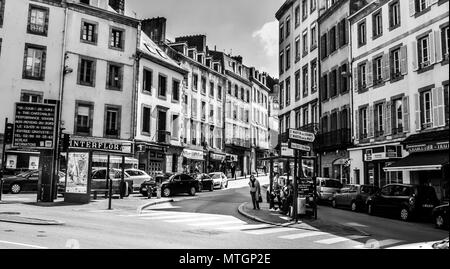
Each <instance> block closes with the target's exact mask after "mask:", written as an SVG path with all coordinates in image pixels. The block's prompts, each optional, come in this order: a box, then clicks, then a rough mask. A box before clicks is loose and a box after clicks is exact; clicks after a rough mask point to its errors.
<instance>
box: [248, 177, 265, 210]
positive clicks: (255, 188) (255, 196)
mask: <svg viewBox="0 0 450 269" xmlns="http://www.w3.org/2000/svg"><path fill="white" fill-rule="evenodd" d="M248 185H249V186H250V195H251V197H252V203H253V209H254V210H259V203H260V202H262V201H261V200H260V199H261V185H260V184H259V181H258V180H257V179H256V178H255V176H254V175H251V176H250V182H249V183H248Z"/></svg>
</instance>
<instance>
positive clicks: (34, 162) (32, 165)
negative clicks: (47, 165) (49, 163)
mask: <svg viewBox="0 0 450 269" xmlns="http://www.w3.org/2000/svg"><path fill="white" fill-rule="evenodd" d="M28 169H30V170H36V169H39V157H38V156H30V161H29V164H28Z"/></svg>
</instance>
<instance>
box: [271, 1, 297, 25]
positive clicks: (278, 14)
mask: <svg viewBox="0 0 450 269" xmlns="http://www.w3.org/2000/svg"><path fill="white" fill-rule="evenodd" d="M294 2H295V1H294V0H286V2H284V4H283V5H282V6H281V7H280V9H278V11H277V12H276V13H275V18H277V20H280V19H281V17H283V15H284V13H286V10H288V9H289V8H290V7H291V6H292V4H294Z"/></svg>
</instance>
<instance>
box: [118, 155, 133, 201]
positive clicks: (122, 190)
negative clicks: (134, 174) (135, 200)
mask: <svg viewBox="0 0 450 269" xmlns="http://www.w3.org/2000/svg"><path fill="white" fill-rule="evenodd" d="M131 188H133V186H131ZM125 192H126V186H125V156H122V174H121V175H120V199H123V197H124V196H125Z"/></svg>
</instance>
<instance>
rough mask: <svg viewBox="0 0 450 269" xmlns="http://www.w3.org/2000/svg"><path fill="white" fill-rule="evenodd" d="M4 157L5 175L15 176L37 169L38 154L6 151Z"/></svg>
mask: <svg viewBox="0 0 450 269" xmlns="http://www.w3.org/2000/svg"><path fill="white" fill-rule="evenodd" d="M5 155H6V157H5V159H6V160H5V161H6V162H5V175H15V174H18V173H21V172H25V171H29V170H36V169H38V168H39V159H40V158H39V157H40V152H34V151H29V150H24V151H22V150H20V149H16V150H14V149H11V150H6V151H5Z"/></svg>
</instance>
